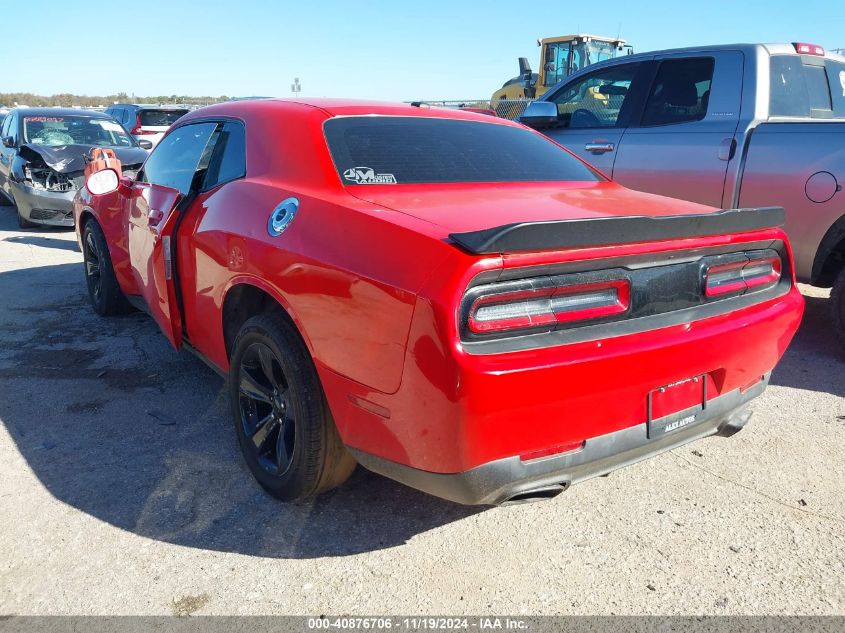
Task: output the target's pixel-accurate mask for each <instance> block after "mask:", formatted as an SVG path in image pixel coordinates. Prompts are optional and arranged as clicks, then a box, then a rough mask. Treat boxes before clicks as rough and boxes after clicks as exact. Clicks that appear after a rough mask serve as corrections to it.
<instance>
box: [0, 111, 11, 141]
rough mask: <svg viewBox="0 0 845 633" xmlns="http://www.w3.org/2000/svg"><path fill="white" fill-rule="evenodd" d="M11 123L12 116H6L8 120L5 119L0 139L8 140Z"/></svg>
mask: <svg viewBox="0 0 845 633" xmlns="http://www.w3.org/2000/svg"><path fill="white" fill-rule="evenodd" d="M11 122H12V117H11V116H6V118H5V119H3V125H2V126H0V138H6V137H7V136H9V124H10V123H11Z"/></svg>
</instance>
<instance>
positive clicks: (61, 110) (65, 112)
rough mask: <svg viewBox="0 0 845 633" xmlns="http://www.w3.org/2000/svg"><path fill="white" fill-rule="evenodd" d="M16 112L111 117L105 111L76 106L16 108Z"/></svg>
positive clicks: (21, 113)
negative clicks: (82, 108)
mask: <svg viewBox="0 0 845 633" xmlns="http://www.w3.org/2000/svg"><path fill="white" fill-rule="evenodd" d="M14 112H17V113H19V114H20V115H21V116H82V117H97V118H99V119H108V118H111V117H110V116H109V115H108V114H106V113H105V112H98V111H96V110H78V109H76V108H15V109H14Z"/></svg>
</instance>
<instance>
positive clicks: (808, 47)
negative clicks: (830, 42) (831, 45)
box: [792, 42, 824, 56]
mask: <svg viewBox="0 0 845 633" xmlns="http://www.w3.org/2000/svg"><path fill="white" fill-rule="evenodd" d="M792 45H793V46H794V47H795V52H796V53H798V54H799V55H822V56H823V55H824V48H822V47H821V46H819V45H818V44H807V43H806V42H794V43H793V44H792Z"/></svg>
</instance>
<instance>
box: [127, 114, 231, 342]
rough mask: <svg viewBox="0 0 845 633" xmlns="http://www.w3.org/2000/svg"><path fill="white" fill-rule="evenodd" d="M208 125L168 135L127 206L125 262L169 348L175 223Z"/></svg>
mask: <svg viewBox="0 0 845 633" xmlns="http://www.w3.org/2000/svg"><path fill="white" fill-rule="evenodd" d="M216 127H217V124H216V123H213V122H202V123H194V124H189V125H184V126H182V127H180V128H177V129H175V130H173V132H172V133H171V134H170V135H168V136H167V138H165V139H164V140H163V141H162V142H161V143H159V145H158V146H157V147H156V148H155V150H154V151H153V153H152V154H151V155H150V157H149V158H148V159H147V161H146V163H144V167H143V169H142V171H141V172H140V173H139V175H138V180H137V181H136V182H134V183H133V185H132V191H131V193H130V195H129V199H128V201H127V204H128V205H129V208H128V222H129V238H128V244H129V261H130V266H131V268H132V274H133V276H134V277H135V281H136V283H137V284H138V288H139V289H140V292H141V295H142V296H143V298H144V301H145V303H146V304H147V308H148V310H149V312H150V314H151V315H152V317H153V318H154V319H155V320H156V322H157V323H158V324H159V327H161V329H162V331H163V332H164V334H165V336H167V339H168V340H169V341H170V343H171V344H172V345H173V346H174V347H176V348H178V347H180V345H181V342H182V329H183V324H182V320H181V316H180V314H179V309H178V302H177V297H176V286H175V270H174V261H175V256H174V255H175V254H174V246H175V242H174V241H173V240H172V238H173V232H174V228H175V226H176V220H177V218H178V216H179V214H180V213H187V212H188V211H189V209H190V206H191V204H192V202H191V201H192V199H193V197H194V196H193V195H192V194H193V193H194V192H195V191H196V189H197V186H198V184H199V183H201V180H202V177H203V176H204V171H205V168H206V167H207V165H205V166H203V165H202V164H201V161H202V159H203V157H207V156H208V155H209V149H208V148H209V146H210V139H211V138H212V135H213V134H214V131H215V129H216Z"/></svg>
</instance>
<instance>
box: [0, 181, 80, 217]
mask: <svg viewBox="0 0 845 633" xmlns="http://www.w3.org/2000/svg"><path fill="white" fill-rule="evenodd" d="M10 186H11V189H12V194H13V195H14V198H15V206H17V208H18V213H20V214H21V217H23V218H24V219H25V220H29V221H30V222H34V223H36V224H44V225H46V226H73V198H74V196H75V195H76V191H62V192H58V191H47V190H45V189H36V188H35V187H30V186H29V185H25V184H21V183H14V182H13V183H10Z"/></svg>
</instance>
